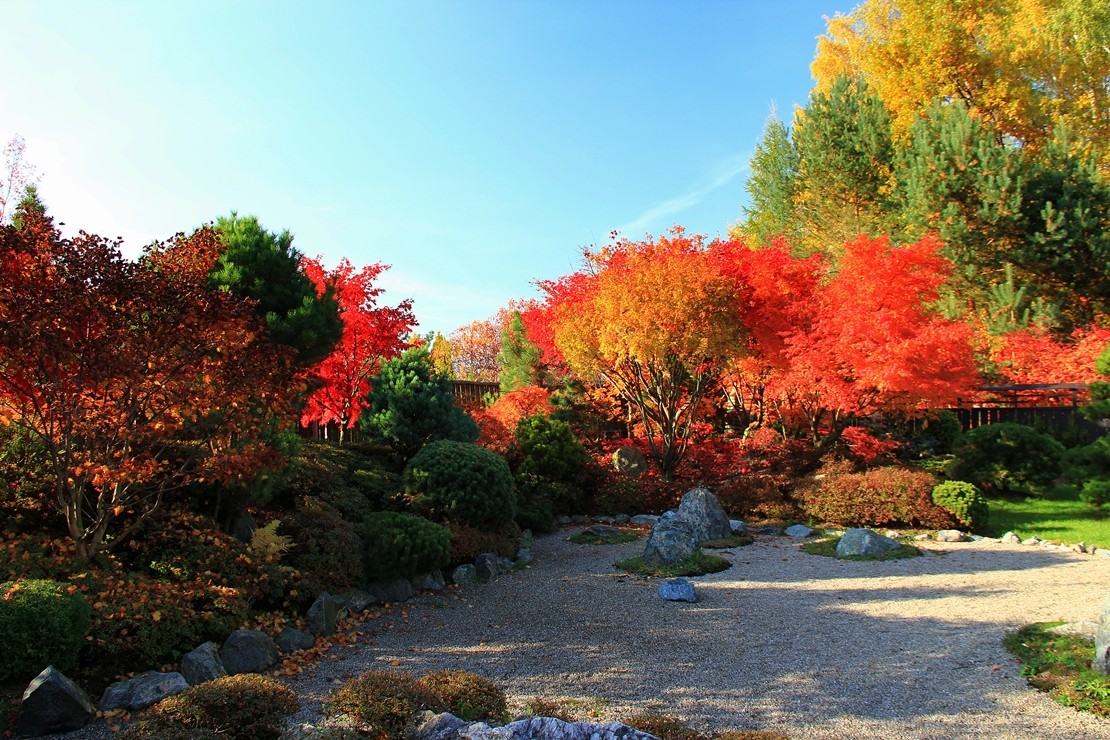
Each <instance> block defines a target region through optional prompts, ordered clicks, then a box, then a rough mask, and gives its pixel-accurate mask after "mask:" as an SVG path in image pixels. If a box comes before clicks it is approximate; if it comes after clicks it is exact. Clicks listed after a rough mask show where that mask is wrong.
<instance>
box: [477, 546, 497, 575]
mask: <svg viewBox="0 0 1110 740" xmlns="http://www.w3.org/2000/svg"><path fill="white" fill-rule="evenodd" d="M474 571H475V572H476V573H477V574H478V578H479V579H481V580H483V581H488V580H490V579H491V578H496V577H497V576H499V575H501V559H500V558H498V557H497V556H496V555H494V554H493V553H492V552H484V553H482V554H481V555H479V556H478V557H476V558H475V559H474Z"/></svg>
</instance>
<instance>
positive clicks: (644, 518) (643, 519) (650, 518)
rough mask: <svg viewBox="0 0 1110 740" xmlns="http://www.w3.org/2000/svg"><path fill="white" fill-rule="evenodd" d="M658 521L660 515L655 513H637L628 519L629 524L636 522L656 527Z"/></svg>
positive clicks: (640, 524) (640, 525)
mask: <svg viewBox="0 0 1110 740" xmlns="http://www.w3.org/2000/svg"><path fill="white" fill-rule="evenodd" d="M658 521H659V517H657V516H655V514H637V515H636V516H634V517H632V518H631V519H629V520H628V522H629V524H635V525H636V526H638V527H654V526H655V523H656V522H658Z"/></svg>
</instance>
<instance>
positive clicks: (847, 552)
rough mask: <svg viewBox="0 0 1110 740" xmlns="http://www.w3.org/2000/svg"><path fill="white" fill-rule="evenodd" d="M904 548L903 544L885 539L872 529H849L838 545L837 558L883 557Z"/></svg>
mask: <svg viewBox="0 0 1110 740" xmlns="http://www.w3.org/2000/svg"><path fill="white" fill-rule="evenodd" d="M901 547H902V545H901V543H899V542H896V541H895V540H892V539H890V538H889V537H883V536H882V535H881V534H878V533H877V532H872V531H871V530H870V529H863V528H855V529H849V530H848V531H847V532H845V533H844V536H843V537H841V538H840V541H839V542H837V543H836V556H837V557H839V558H845V557H873V556H875V555H882V554H884V553H887V552H891V551H892V550H898V549H900V548H901Z"/></svg>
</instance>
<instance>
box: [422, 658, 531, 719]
mask: <svg viewBox="0 0 1110 740" xmlns="http://www.w3.org/2000/svg"><path fill="white" fill-rule="evenodd" d="M416 686H418V687H420V688H422V689H424V690H426V691H428V692H429V693H430V694H432V695H433V696H435V697H436V698H437V699H438V701H439V704H440V706H442V707H443V710H444V711H447V712H450V713H451V714H453V715H455V716H456V717H459V718H460V719H465V720H466V721H467V722H486V721H489V720H494V721H500V720H503V719H505V717H506V715H507V714H508V712H509V708H508V705H507V704H506V700H505V692H504V691H502V690H501V689H500V688H498V686H497V684H495V683H494V682H493V681H490V680H489V679H486V678H482V677H481V676H479V675H477V674H474V673H471V672H470V671H460V670H445V671H437V672H435V673H429V674H428V675H426V676H424V677H422V678H420V679H418V680H417V682H416Z"/></svg>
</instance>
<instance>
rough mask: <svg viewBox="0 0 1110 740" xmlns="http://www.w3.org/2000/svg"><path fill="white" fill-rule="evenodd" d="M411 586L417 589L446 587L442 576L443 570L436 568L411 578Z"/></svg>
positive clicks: (437, 589) (432, 589)
mask: <svg viewBox="0 0 1110 740" xmlns="http://www.w3.org/2000/svg"><path fill="white" fill-rule="evenodd" d="M412 586H413V588H415V589H416V590H417V591H442V590H443V589H445V588H447V581H445V580H444V578H443V571H441V570H436V571H432V572H431V573H425V574H424V575H422V576H419V577H417V578H413V579H412Z"/></svg>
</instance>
